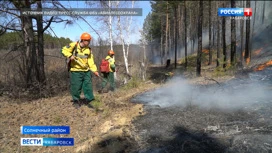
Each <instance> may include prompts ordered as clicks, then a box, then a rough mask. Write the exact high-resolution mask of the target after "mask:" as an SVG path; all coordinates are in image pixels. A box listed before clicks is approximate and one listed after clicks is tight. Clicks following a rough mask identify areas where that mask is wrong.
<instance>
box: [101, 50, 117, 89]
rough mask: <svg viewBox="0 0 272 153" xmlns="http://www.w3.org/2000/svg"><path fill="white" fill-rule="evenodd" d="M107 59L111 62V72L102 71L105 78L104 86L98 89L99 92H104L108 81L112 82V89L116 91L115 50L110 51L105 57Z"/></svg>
mask: <svg viewBox="0 0 272 153" xmlns="http://www.w3.org/2000/svg"><path fill="white" fill-rule="evenodd" d="M105 60H107V61H108V62H109V72H108V73H105V72H104V73H102V74H103V78H104V79H103V82H102V88H101V89H100V90H99V91H98V92H99V93H102V91H103V90H104V88H105V87H106V85H107V83H108V82H109V83H110V90H111V91H115V81H114V72H115V59H114V51H113V50H109V51H108V56H107V57H106V58H105Z"/></svg>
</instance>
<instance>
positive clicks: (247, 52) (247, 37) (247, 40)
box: [245, 0, 250, 64]
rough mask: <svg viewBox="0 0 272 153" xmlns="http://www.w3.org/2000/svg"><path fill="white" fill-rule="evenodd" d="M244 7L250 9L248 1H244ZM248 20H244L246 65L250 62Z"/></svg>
mask: <svg viewBox="0 0 272 153" xmlns="http://www.w3.org/2000/svg"><path fill="white" fill-rule="evenodd" d="M246 7H247V8H250V0H247V1H246ZM249 45H250V20H246V44H245V61H246V64H249V62H250V55H249V54H250V50H249Z"/></svg>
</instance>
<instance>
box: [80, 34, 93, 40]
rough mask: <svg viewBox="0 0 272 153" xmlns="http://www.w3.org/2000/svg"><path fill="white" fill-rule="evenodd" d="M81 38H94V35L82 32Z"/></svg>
mask: <svg viewBox="0 0 272 153" xmlns="http://www.w3.org/2000/svg"><path fill="white" fill-rule="evenodd" d="M80 39H81V40H92V37H91V35H90V34H88V33H87V32H84V33H83V34H81V36H80Z"/></svg>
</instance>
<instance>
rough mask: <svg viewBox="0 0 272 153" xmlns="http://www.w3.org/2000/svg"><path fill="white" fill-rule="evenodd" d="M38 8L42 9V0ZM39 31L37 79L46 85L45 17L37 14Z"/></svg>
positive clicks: (38, 3) (38, 2)
mask: <svg viewBox="0 0 272 153" xmlns="http://www.w3.org/2000/svg"><path fill="white" fill-rule="evenodd" d="M37 6H38V9H42V3H41V1H37ZM36 21H37V31H38V52H37V53H38V58H37V64H36V65H35V66H36V73H37V74H36V79H37V80H38V81H39V82H40V83H41V84H43V85H45V83H46V82H45V72H44V39H43V17H42V15H39V16H37V20H36Z"/></svg>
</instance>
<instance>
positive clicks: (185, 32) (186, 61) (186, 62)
mask: <svg viewBox="0 0 272 153" xmlns="http://www.w3.org/2000/svg"><path fill="white" fill-rule="evenodd" d="M186 16H187V15H186V1H184V47H185V64H184V69H185V71H186V70H187V64H188V59H187V20H186V19H187V17H186Z"/></svg>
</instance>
